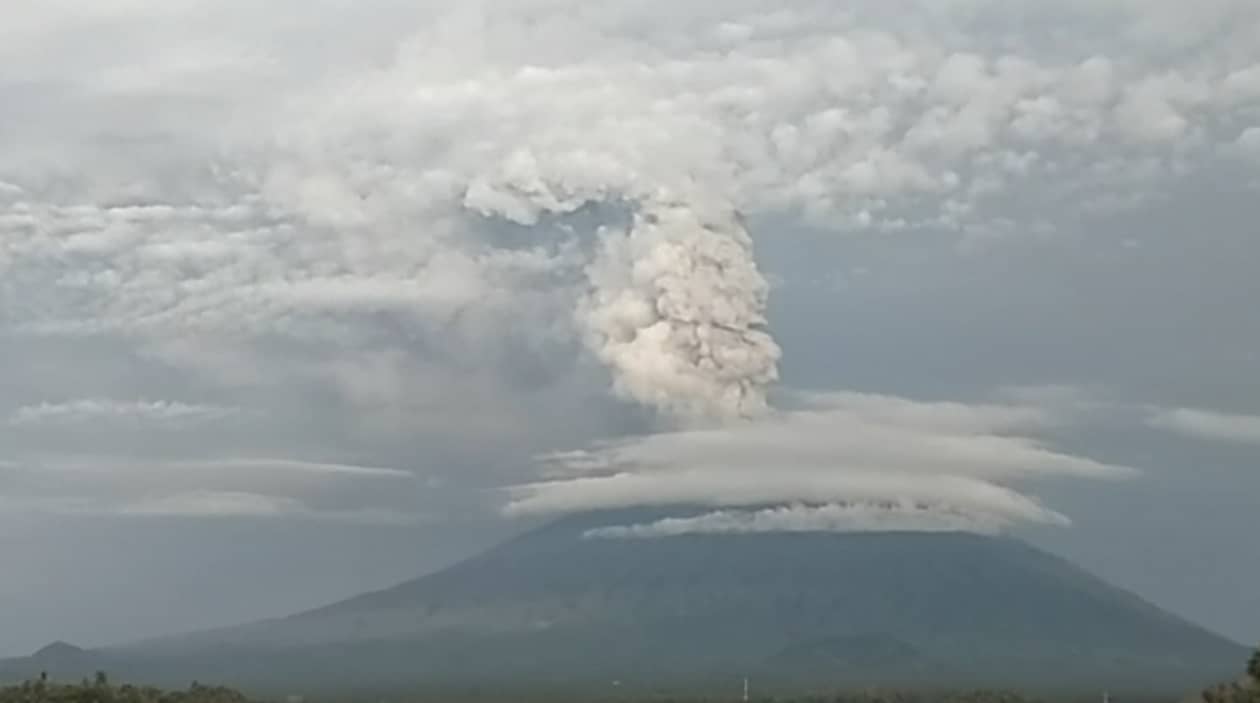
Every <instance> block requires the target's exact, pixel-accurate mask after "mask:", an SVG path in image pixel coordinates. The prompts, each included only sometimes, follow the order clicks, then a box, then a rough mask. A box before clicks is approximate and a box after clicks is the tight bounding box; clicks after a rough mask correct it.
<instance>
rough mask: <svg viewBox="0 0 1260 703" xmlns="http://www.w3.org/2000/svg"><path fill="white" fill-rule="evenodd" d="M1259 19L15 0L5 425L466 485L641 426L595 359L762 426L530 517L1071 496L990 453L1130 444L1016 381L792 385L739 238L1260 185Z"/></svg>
mask: <svg viewBox="0 0 1260 703" xmlns="http://www.w3.org/2000/svg"><path fill="white" fill-rule="evenodd" d="M1258 13H1260V10H1258V9H1257V7H1256V5H1255V3H1254V2H1249V1H1247V0H1213V2H1210V3H1207V4H1206V5H1203V6H1201V7H1195V8H1193V9H1188V6H1187V5H1186V4H1185V3H1177V2H1171V1H1164V0H1156V1H1149V2H1136V1H1134V0H1109V1H1107V2H1100V3H1086V2H1067V3H1055V4H1053V5H1047V4H1045V3H1040V2H1033V1H1031V0H1019V1H1017V2H1014V3H1011V2H998V1H997V0H980V1H978V2H977V1H973V0H966V1H963V0H950V1H948V2H936V1H935V0H934V1H932V2H928V1H927V0H921V1H920V0H916V1H915V2H912V3H910V4H909V5H907V6H904V7H901V8H899V9H897V10H896V11H894V10H890V9H888V8H887V7H885V5H883V4H880V3H874V2H859V3H855V4H852V5H851V6H846V7H843V8H842V7H838V6H836V5H835V3H832V2H823V1H822V0H794V1H792V2H787V3H783V2H769V0H734V1H728V2H712V1H707V0H696V1H695V2H687V3H676V2H671V3H665V2H660V1H659V0H650V1H649V2H629V1H627V0H599V1H597V2H577V0H513V1H512V2H504V3H482V2H472V3H465V2H449V1H438V0H426V1H425V2H421V3H395V2H390V1H386V0H381V1H380V2H376V3H374V4H373V5H372V7H371V8H370V9H365V8H364V7H361V6H355V7H351V6H349V5H345V4H343V3H331V2H328V3H325V2H319V3H314V4H310V3H301V4H299V3H296V2H292V1H291V0H283V1H282V2H281V4H279V5H276V4H268V5H266V6H262V5H258V4H255V3H246V2H236V1H232V2H209V1H208V0H180V2H176V3H163V4H154V3H147V2H138V1H133V0H128V1H125V2H108V3H98V4H96V5H94V6H93V7H92V8H91V9H89V10H85V9H83V8H79V7H71V6H69V5H67V4H65V3H35V2H25V1H23V2H20V3H19V4H18V6H17V9H15V10H14V11H13V12H11V13H10V14H11V18H10V19H11V21H9V22H6V24H5V27H4V28H2V29H0V102H3V103H4V104H5V105H6V106H14V107H13V109H7V110H5V111H4V114H2V115H0V343H3V344H4V346H5V349H6V352H11V353H12V354H13V357H14V358H15V359H19V360H20V361H18V362H17V363H15V364H13V365H11V368H9V369H6V370H4V371H0V389H3V392H4V396H3V398H0V400H2V401H3V403H4V405H3V407H0V412H2V413H3V415H2V416H3V417H7V418H8V419H9V422H8V423H7V426H6V427H5V428H4V430H3V432H4V433H5V434H4V436H3V439H4V440H5V441H6V442H8V443H9V444H10V445H12V446H15V447H18V448H19V449H20V451H19V450H15V454H16V455H20V456H15V457H14V458H15V459H20V460H22V461H23V462H26V461H27V460H28V459H34V460H37V463H42V465H50V466H57V465H63V464H66V463H67V462H68V461H70V459H72V458H73V457H67V456H66V455H67V454H68V453H70V449H71V448H72V449H74V450H75V451H76V452H80V453H91V452H94V451H95V452H98V453H99V454H100V455H102V456H119V457H120V459H119V463H124V462H135V463H136V464H137V465H145V466H151V465H154V464H162V465H168V466H182V465H187V464H189V463H194V464H195V463H197V462H203V461H218V460H219V459H220V458H221V457H220V453H219V452H217V451H215V448H216V447H221V446H233V447H240V448H241V451H240V453H241V455H253V456H268V457H308V456H329V457H339V459H338V460H340V461H345V462H346V463H348V464H354V463H363V464H380V465H391V466H402V467H403V470H407V471H412V472H416V471H419V470H420V468H421V466H422V465H427V464H436V463H441V464H443V465H445V466H459V467H463V466H470V465H473V466H491V467H494V468H493V469H486V470H484V473H485V474H489V475H481V476H478V477H477V478H476V479H473V480H470V481H471V485H470V487H469V492H470V493H475V492H476V491H477V490H479V489H482V488H485V487H486V484H501V483H503V482H507V481H519V474H516V473H513V469H516V470H519V468H520V464H521V463H523V462H521V461H520V460H519V459H513V458H514V457H519V456H523V455H528V454H529V453H532V452H535V451H538V450H540V449H543V448H547V447H555V446H565V443H570V446H571V445H572V443H575V442H577V443H580V442H581V441H584V440H585V439H586V438H588V437H597V436H617V435H619V434H622V433H632V432H635V431H638V430H641V429H642V427H643V426H644V425H645V424H650V421H649V422H645V421H644V420H643V418H642V416H641V415H639V414H636V412H635V410H634V409H630V410H627V409H626V408H625V407H623V406H621V405H614V404H612V403H610V402H608V401H607V400H606V399H605V398H604V396H605V395H607V391H608V390H611V391H612V392H613V394H614V395H616V397H618V398H620V399H622V400H626V401H630V403H629V404H630V405H638V406H643V407H645V408H647V409H648V410H649V414H652V415H654V416H658V417H654V418H652V419H656V420H659V419H661V418H663V419H664V421H665V422H664V423H662V424H664V425H666V426H669V425H671V424H674V425H681V426H684V427H687V428H705V427H710V426H708V425H706V424H705V423H704V422H701V421H699V420H700V419H704V420H712V419H715V418H716V419H718V420H721V421H730V420H732V419H740V418H746V417H756V416H758V415H765V414H767V413H769V417H768V418H766V420H765V422H758V423H756V424H753V425H743V424H737V425H735V429H730V430H722V429H709V430H701V429H698V430H696V431H695V432H684V433H681V434H678V435H673V436H670V435H658V436H653V437H649V438H647V439H643V440H641V441H639V440H627V441H625V442H624V443H612V444H609V445H605V446H602V447H600V448H597V449H596V450H594V451H593V452H592V453H591V454H592V456H593V458H592V457H587V458H585V459H583V461H611V462H627V463H630V464H633V465H635V466H646V467H653V466H657V465H678V464H681V463H682V460H683V459H685V460H686V462H687V465H688V466H690V467H691V468H690V469H689V471H690V473H688V472H674V471H660V472H657V473H659V474H660V475H657V473H653V472H652V471H641V472H640V471H637V470H636V471H632V472H628V473H623V474H618V475H615V476H583V477H580V478H576V479H573V480H572V481H560V482H558V483H555V484H554V485H549V484H539V485H536V486H533V487H530V488H529V489H522V492H521V493H519V494H518V495H517V498H516V502H515V503H514V505H515V509H517V510H533V509H540V510H542V509H567V508H566V507H565V506H568V505H573V506H577V505H583V504H592V503H598V504H613V503H617V502H618V501H621V502H625V501H626V500H631V499H628V498H625V497H624V496H626V495H629V496H637V497H635V498H633V500H634V501H640V502H641V501H646V500H649V499H650V500H664V501H671V502H672V501H676V500H679V499H680V496H682V497H686V498H687V499H688V500H691V499H694V498H697V497H699V498H706V500H707V501H708V502H715V503H718V504H727V503H743V502H744V501H749V500H754V499H767V498H773V499H774V500H783V501H793V500H814V499H815V498H816V496H821V498H822V499H824V500H832V499H835V500H840V499H844V498H849V499H855V500H856V499H861V498H863V497H870V498H871V499H874V500H884V499H888V497H889V496H903V495H904V496H908V498H907V499H909V500H912V501H918V500H929V499H940V498H945V499H948V500H949V501H953V502H959V503H964V502H966V503H968V504H969V505H971V504H974V508H975V509H976V510H981V509H983V510H988V511H993V512H1000V513H1001V514H1002V515H1005V516H1006V517H1007V518H1009V519H1029V520H1034V521H1054V520H1057V519H1058V518H1057V516H1055V515H1053V514H1052V511H1048V510H1046V509H1044V508H1042V507H1041V506H1038V505H1036V504H1035V503H1033V502H1030V501H1029V500H1028V499H1027V498H1026V496H1022V495H1021V494H1019V493H1018V492H1015V491H1014V490H1013V489H1011V488H1010V487H1008V486H1006V485H1005V484H1006V482H1008V481H1017V480H1022V479H1024V478H1026V477H1028V476H1030V475H1085V476H1094V475H1099V474H1104V473H1108V469H1107V468H1106V467H1103V466H1102V465H1096V464H1093V463H1090V462H1088V461H1087V460H1085V459H1082V458H1080V457H1075V456H1072V455H1069V454H1064V453H1059V452H1055V451H1053V450H1051V449H1048V448H1046V447H1044V446H1042V445H1041V444H1039V443H1038V442H1037V441H1035V439H1033V437H1035V436H1036V428H1035V427H1034V426H1033V425H1032V424H1028V423H1031V422H1032V421H1031V420H1030V419H1027V418H1024V417H1023V416H1020V415H1019V414H1020V413H1030V412H1032V411H1030V410H1028V409H1027V408H1015V407H1004V408H996V409H993V408H990V409H978V408H975V407H970V406H958V407H950V408H946V407H943V406H932V407H930V408H925V407H921V406H920V405H918V404H914V403H906V404H904V405H898V404H897V403H896V402H893V401H890V400H889V399H882V400H879V403H881V404H882V405H880V404H876V403H875V401H872V400H871V399H870V398H867V399H866V400H862V399H859V398H857V397H849V398H847V399H846V400H844V401H843V403H841V406H843V407H841V408H837V407H828V408H827V409H823V410H817V411H813V412H799V413H798V412H793V413H786V414H785V413H782V412H778V413H776V412H774V411H773V410H771V409H770V407H769V403H768V402H767V400H766V398H767V393H768V389H769V388H770V387H771V386H772V385H773V383H774V382H775V380H776V379H777V378H778V376H779V367H780V363H781V352H780V349H779V344H778V343H777V342H776V341H775V339H774V338H773V337H772V336H771V330H772V325H771V323H772V322H773V321H772V320H769V319H768V314H767V304H768V296H769V288H770V287H769V285H768V283H767V281H766V277H765V276H764V275H763V273H762V267H761V266H760V265H759V263H758V261H757V259H756V256H755V250H754V240H756V241H758V242H765V241H767V240H774V239H776V238H780V237H783V236H786V232H787V231H788V230H791V229H793V228H791V227H777V226H767V227H765V228H764V229H762V230H758V229H757V228H755V227H752V226H751V225H749V222H753V221H754V219H755V218H775V217H778V218H789V219H790V221H791V222H794V223H797V224H800V223H804V224H805V225H808V226H809V227H810V228H813V229H815V230H818V231H822V232H825V233H828V234H831V235H836V236H842V235H848V234H853V233H863V234H874V233H878V234H883V235H889V240H890V241H891V240H896V241H899V242H906V243H907V244H906V246H913V245H914V244H915V243H918V242H922V241H924V240H925V239H926V238H939V237H946V238H948V239H949V240H950V241H951V242H954V243H956V244H958V245H959V246H960V247H963V246H966V245H974V244H976V243H978V242H979V243H983V242H986V241H990V240H993V239H995V238H1002V237H1006V238H1016V239H1020V238H1031V239H1036V238H1049V237H1053V236H1055V235H1056V234H1057V233H1058V232H1059V231H1060V230H1061V229H1062V228H1064V227H1065V226H1070V225H1071V223H1072V222H1074V221H1075V220H1077V219H1079V218H1080V217H1082V216H1086V215H1089V216H1104V215H1110V214H1114V213H1119V212H1128V211H1132V210H1134V209H1136V208H1140V207H1141V206H1142V205H1143V204H1147V203H1149V202H1152V201H1155V200H1158V199H1159V198H1160V197H1161V195H1162V194H1164V193H1165V192H1166V191H1168V190H1170V189H1171V188H1172V187H1173V186H1175V185H1176V184H1178V183H1182V182H1184V181H1186V180H1188V179H1191V178H1193V177H1194V176H1195V175H1196V174H1202V173H1205V172H1208V171H1211V172H1213V173H1217V174H1225V176H1227V177H1229V178H1231V179H1234V178H1236V179H1237V180H1241V181H1246V179H1247V178H1251V179H1252V180H1254V175H1250V176H1249V175H1248V174H1254V166H1255V163H1256V162H1255V158H1256V150H1255V148H1254V147H1255V143H1256V139H1255V134H1256V132H1255V130H1256V129H1257V127H1256V125H1257V122H1258V120H1260V54H1258V53H1257V50H1256V47H1257V46H1260V29H1257V27H1260V16H1258ZM1246 187H1251V186H1246ZM1100 213H1101V215H1100ZM761 221H772V222H779V221H787V220H774V219H771V220H764V219H763V220H761ZM795 229H796V231H799V230H800V229H802V227H800V226H798V227H796V228H795ZM781 230H782V231H781ZM840 263H842V262H838V263H837V265H838V266H839V265H840ZM807 322H808V326H810V327H811V328H812V329H815V330H819V331H824V330H827V329H828V328H829V327H830V325H831V320H830V318H829V317H828V316H827V315H826V313H825V311H824V312H820V313H816V314H812V317H811V319H810V320H808V321H807ZM852 333H853V334H863V333H866V334H869V333H870V330H853V331H852ZM50 349H53V350H56V355H61V357H63V358H61V359H59V360H58V361H57V362H56V363H53V362H52V361H45V360H46V359H49V358H53V357H54V356H55V355H52V354H49V350H50ZM835 363H836V364H837V365H843V363H844V359H843V355H842V354H841V355H839V356H838V358H837V359H836V362H835ZM14 369H17V370H16V371H15V370H14ZM177 391H178V392H177ZM168 397H169V398H181V399H183V400H181V401H171V402H168V403H163V402H162V401H153V400H144V399H153V398H168ZM75 398H79V399H81V400H67V399H75ZM137 399H138V400H137ZM863 402H870V403H872V404H871V405H867V406H861V407H859V405H860V404H861V403H863ZM237 408H239V409H240V411H239V413H240V414H237V411H236V410H235V409H237ZM539 408H545V409H546V411H545V412H539V411H538V409H539ZM228 409H233V410H232V411H231V412H232V417H230V418H229V417H227V416H226V415H223V413H228V412H229V411H228ZM985 413H992V414H991V415H986V414H985ZM221 415H222V417H221ZM921 415H922V417H921ZM123 418H126V420H125V422H123ZM176 418H178V420H177V419H176ZM242 418H248V419H247V420H243V419H242ZM227 420H230V421H227ZM1191 420H1192V419H1191ZM1201 420H1202V418H1200V419H1199V420H1192V421H1189V422H1188V418H1186V417H1182V418H1180V420H1176V421H1175V422H1172V424H1177V425H1179V426H1185V427H1188V425H1196V426H1198V427H1199V428H1200V430H1202V427H1203V426H1204V423H1203V422H1202V421H1201ZM833 421H834V422H836V423H838V425H837V426H838V427H840V428H842V429H843V431H841V432H838V433H837V434H838V435H839V436H840V437H844V438H845V439H844V440H843V441H841V440H840V439H834V440H833V439H831V438H829V437H827V435H829V434H831V433H832V429H831V425H830V424H829V423H831V422H833ZM967 423H971V424H967ZM1004 423H1007V424H1004ZM1187 423H1188V424H1187ZM1217 424H1219V423H1217ZM103 425H115V426H120V425H125V429H126V430H127V432H126V433H125V437H123V438H122V439H120V438H117V437H115V438H110V437H106V436H104V435H105V434H107V433H105V432H94V431H93V428H100V427H102V426H103ZM194 425H195V426H196V429H197V432H192V431H191V428H192V427H193V426H194ZM659 426H660V424H658V427H659ZM705 431H711V432H713V433H714V434H712V435H706V434H704V432H705ZM1230 432H1231V435H1233V436H1237V435H1238V431H1237V430H1236V429H1235V430H1231V431H1230ZM58 433H60V434H58ZM1201 433H1202V432H1201ZM1218 434H1219V433H1218ZM868 436H869V437H870V438H871V441H872V443H878V444H880V445H881V446H885V448H883V449H881V448H879V447H874V446H867V445H866V444H864V443H863V441H861V440H862V438H863V437H868ZM487 437H493V438H496V440H499V441H498V442H497V444H496V446H495V447H494V448H493V449H490V450H486V449H484V447H487V446H490V445H491V444H492V443H489V442H487V441H486V438H487ZM124 440H125V441H126V444H127V446H121V445H122V444H123V442H124ZM145 440H153V441H152V442H149V441H145ZM876 440H878V442H876ZM181 443H183V444H181ZM837 443H839V444H837ZM710 444H712V445H719V444H721V445H724V446H728V447H732V448H738V451H734V450H731V451H729V454H730V455H729V456H728V455H726V454H721V453H714V451H716V450H711V449H710V446H709V445H710ZM66 445H70V447H67V446H66ZM312 446H313V447H314V449H308V448H310V447H312ZM417 447H422V450H418V449H417ZM918 448H922V450H921V451H920V449H918ZM106 450H108V451H106ZM736 453H738V454H740V456H734V455H735V454H736ZM419 454H423V456H422V457H419V458H418V455H419ZM928 454H930V455H931V456H927V455H928ZM513 462H515V465H513ZM837 462H839V463H842V464H843V465H844V467H845V469H846V470H845V471H843V472H839V473H835V472H829V471H828V470H826V469H828V467H831V466H833V465H835V464H836V463H837ZM104 463H105V464H109V465H110V466H113V462H112V461H106V462H104ZM916 466H923V467H928V468H924V469H921V470H918V469H915V468H914V467H916ZM719 467H721V468H720V470H719ZM728 467H734V468H728ZM1015 467H1019V468H1018V470H1016V468H1015ZM568 468H570V469H572V468H574V467H572V466H570V467H568ZM452 471H455V469H452ZM916 471H917V472H918V473H916ZM229 473H231V472H229ZM271 473H272V472H270V471H261V470H260V475H271ZM375 478H377V477H374V478H373V479H371V480H375ZM728 478H729V480H727V479H728ZM719 484H722V485H721V486H719V488H720V490H719V491H718V492H717V494H716V496H717V497H714V495H715V494H713V493H711V492H710V488H711V487H714V486H718V485H719ZM911 484H913V486H911ZM187 489H188V490H190V491H197V490H199V491H208V492H211V493H212V494H215V495H218V494H220V493H221V494H223V495H232V494H236V493H240V494H253V493H252V491H253V488H252V487H250V486H244V485H237V484H233V485H231V486H219V485H215V484H214V483H213V482H212V481H209V480H206V481H204V482H203V483H202V484H201V485H197V486H192V485H190V486H187ZM597 496H606V497H597ZM619 496H621V497H619ZM283 497H285V498H291V499H295V500H300V499H302V496H300V495H288V496H283ZM213 502H214V501H207V500H203V501H202V503H206V504H208V503H213ZM230 502H231V501H228V500H225V501H224V503H230ZM242 502H244V501H242ZM341 507H344V508H346V509H350V508H351V507H352V506H341ZM360 507H361V506H360Z"/></svg>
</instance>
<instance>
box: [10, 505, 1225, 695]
mask: <svg viewBox="0 0 1260 703" xmlns="http://www.w3.org/2000/svg"><path fill="white" fill-rule="evenodd" d="M655 515H656V513H654V512H645V511H618V512H607V513H599V514H591V515H581V516H574V517H570V518H567V519H563V520H560V521H558V522H556V523H553V524H551V525H548V526H545V527H543V528H540V529H538V530H535V531H532V532H530V533H527V534H525V535H523V536H521V537H519V538H517V539H514V540H512V541H509V542H507V543H505V544H503V545H500V546H499V547H496V548H494V549H491V550H489V551H487V552H485V553H483V554H481V555H478V556H476V557H474V558H472V559H469V560H467V561H464V562H462V563H460V564H457V565H455V566H453V567H450V568H448V569H445V570H443V571H440V572H438V573H435V574H432V575H429V576H426V577H423V578H419V579H415V580H412V581H408V582H406V583H403V584H399V585H398V586H395V587H393V588H389V589H386V590H382V591H377V592H374V593H367V594H363V595H361V596H357V597H354V598H351V599H348V600H346V601H342V602H339V603H334V604H332V605H329V606H326V607H324V608H320V609H318V610H314V611H310V612H307V613H302V614H299V615H294V616H290V617H286V618H281V619H277V620H270V621H266V622H261V623H256V624H253V625H248V626H244V627H237V628H229V629H224V630H219V631H215V632H207V633H199V634H193V635H187V636H180V637H171V638H164V639H162V640H158V641H151V642H142V643H137V644H134V645H128V646H122V647H114V648H107V649H103V650H97V651H94V652H90V653H87V654H88V657H89V658H90V659H91V661H90V662H83V663H84V664H85V665H89V664H90V665H91V666H93V667H102V668H107V669H108V670H109V671H110V672H111V674H116V675H117V676H122V677H124V678H133V679H134V678H140V679H142V680H145V681H151V682H154V683H169V684H176V685H186V683H187V682H188V681H190V680H193V679H198V680H212V681H215V682H218V683H224V684H231V685H237V686H246V687H254V688H260V687H274V688H276V689H277V690H280V689H283V690H288V689H289V688H291V687H292V686H294V685H296V684H298V683H301V684H303V685H306V686H311V687H319V688H328V687H342V688H368V687H371V688H374V689H388V688H414V687H418V686H462V685H472V686H480V687H491V688H493V687H500V688H504V689H510V688H512V687H517V686H524V685H555V686H569V687H575V688H581V687H588V688H595V687H598V688H599V690H603V687H606V686H607V685H608V682H610V681H613V680H617V681H619V682H622V685H623V686H625V687H626V688H625V690H630V689H631V688H632V687H634V686H641V687H644V688H645V689H646V688H652V690H656V689H657V688H659V687H661V686H674V685H677V686H706V685H710V684H714V682H728V683H729V681H731V680H735V678H739V677H742V676H744V675H745V674H747V675H751V676H754V677H755V678H756V680H757V681H758V682H759V684H760V685H762V686H763V688H764V687H780V688H805V687H809V688H817V687H819V686H828V687H856V686H868V685H886V686H892V685H899V686H933V687H940V686H975V685H981V686H990V685H992V686H998V685H1001V686H1018V687H1022V688H1026V689H1037V690H1042V689H1049V688H1053V689H1056V690H1064V691H1069V690H1071V691H1090V692H1093V691H1096V690H1099V689H1100V687H1106V688H1108V689H1109V690H1112V691H1119V690H1134V691H1139V690H1140V691H1152V692H1172V693H1178V694H1179V693H1182V692H1184V691H1186V690H1193V689H1196V688H1200V687H1202V686H1203V685H1206V684H1207V683H1209V682H1211V681H1214V680H1219V679H1221V678H1222V677H1224V676H1228V675H1229V674H1230V672H1231V671H1233V670H1234V669H1235V668H1236V666H1237V662H1239V661H1241V660H1244V659H1245V657H1246V650H1245V649H1244V648H1243V647H1241V646H1240V645H1237V644H1235V643H1232V642H1229V641H1228V640H1226V639H1224V638H1221V637H1219V636H1217V635H1215V634H1213V633H1211V632H1208V631H1206V630H1204V629H1203V628H1200V627H1198V626H1195V625H1193V624H1191V623H1188V622H1186V621H1184V620H1182V619H1180V618H1178V617H1175V616H1173V615H1170V614H1169V613H1167V612H1165V611H1162V610H1160V609H1158V608H1156V607H1155V606H1153V605H1151V604H1149V603H1147V602H1145V601H1143V600H1142V599H1140V598H1138V597H1137V596H1134V595H1133V594H1130V593H1127V592H1125V591H1122V590H1119V589H1116V588H1114V587H1112V586H1110V585H1108V584H1106V583H1104V582H1103V581H1101V580H1099V579H1097V578H1095V577H1093V576H1091V575H1089V574H1088V573H1086V572H1084V571H1082V570H1081V569H1079V568H1077V567H1075V566H1073V565H1071V564H1070V563H1068V562H1066V561H1064V560H1062V559H1060V558H1058V557H1054V556H1051V555H1049V554H1047V553H1045V552H1042V551H1040V550H1037V549H1035V548H1033V547H1030V546H1028V545H1027V544H1024V543H1022V542H1019V541H1017V540H1013V539H1008V538H999V537H988V536H981V535H974V534H966V533H863V534H835V533H794V534H747V535H684V536H678V537H668V538H660V539H632V540H623V539H596V538H587V537H585V536H584V535H585V534H586V533H587V531H588V530H590V529H593V528H596V527H600V526H607V525H616V524H627V523H631V522H643V521H645V520H650V519H653V517H654V516H655ZM36 658H37V657H32V658H31V660H34V659H36ZM33 664H36V662H35V661H23V660H16V661H13V662H8V663H7V664H4V665H0V676H2V675H3V672H4V671H5V670H6V669H7V670H8V671H14V670H15V667H17V668H21V667H22V666H27V667H28V669H29V666H30V665H33ZM733 677H734V678H733Z"/></svg>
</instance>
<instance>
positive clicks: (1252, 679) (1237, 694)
mask: <svg viewBox="0 0 1260 703" xmlns="http://www.w3.org/2000/svg"><path fill="white" fill-rule="evenodd" d="M1200 698H1201V699H1202V700H1203V703H1260V649H1257V650H1256V651H1255V653H1254V654H1252V655H1251V660H1250V661H1248V662H1247V673H1246V675H1245V676H1243V677H1242V678H1241V679H1239V680H1237V681H1232V682H1230V683H1224V684H1220V685H1217V686H1213V687H1211V688H1209V689H1207V690H1206V691H1204V692H1203V695H1202V696H1200Z"/></svg>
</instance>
